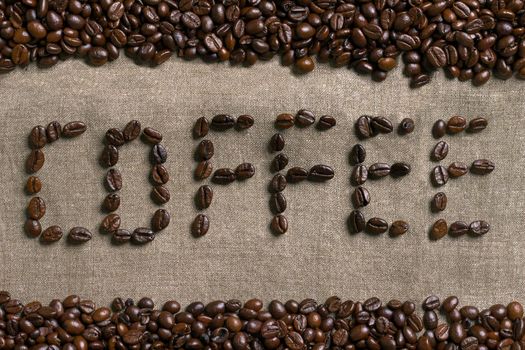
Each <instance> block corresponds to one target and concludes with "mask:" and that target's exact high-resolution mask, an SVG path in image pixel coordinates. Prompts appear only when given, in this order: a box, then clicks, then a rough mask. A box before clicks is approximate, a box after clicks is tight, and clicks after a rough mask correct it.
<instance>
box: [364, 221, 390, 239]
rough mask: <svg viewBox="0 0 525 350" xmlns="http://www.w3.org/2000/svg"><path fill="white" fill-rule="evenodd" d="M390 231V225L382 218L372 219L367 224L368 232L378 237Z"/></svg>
mask: <svg viewBox="0 0 525 350" xmlns="http://www.w3.org/2000/svg"><path fill="white" fill-rule="evenodd" d="M387 230H388V223H387V222H386V221H385V220H383V219H381V218H371V219H369V220H368V221H367V222H366V232H368V233H371V234H374V235H378V234H381V233H385V232H386V231H387Z"/></svg>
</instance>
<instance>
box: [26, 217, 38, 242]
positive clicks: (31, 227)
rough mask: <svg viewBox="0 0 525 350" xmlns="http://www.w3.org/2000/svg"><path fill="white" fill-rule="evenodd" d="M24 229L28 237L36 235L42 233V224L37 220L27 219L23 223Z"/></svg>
mask: <svg viewBox="0 0 525 350" xmlns="http://www.w3.org/2000/svg"><path fill="white" fill-rule="evenodd" d="M24 231H25V232H26V234H27V235H28V236H29V237H32V238H35V237H38V236H40V233H42V225H40V222H39V221H38V220H33V219H27V220H26V222H25V224H24Z"/></svg>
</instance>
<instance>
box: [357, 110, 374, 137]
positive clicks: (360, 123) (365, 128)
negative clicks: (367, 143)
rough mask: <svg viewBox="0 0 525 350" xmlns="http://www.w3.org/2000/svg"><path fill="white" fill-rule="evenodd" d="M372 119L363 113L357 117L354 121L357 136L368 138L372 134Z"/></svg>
mask: <svg viewBox="0 0 525 350" xmlns="http://www.w3.org/2000/svg"><path fill="white" fill-rule="evenodd" d="M371 121H372V117H370V116H367V115H363V116H361V117H359V119H357V122H356V123H355V129H356V132H357V136H359V137H361V138H369V137H372V136H374V131H373V130H372V126H371V125H370V124H371Z"/></svg>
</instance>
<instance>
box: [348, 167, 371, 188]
mask: <svg viewBox="0 0 525 350" xmlns="http://www.w3.org/2000/svg"><path fill="white" fill-rule="evenodd" d="M367 178H368V169H367V168H366V166H365V165H363V164H359V165H356V166H355V167H354V169H353V170H352V175H351V176H350V181H351V183H352V185H354V186H360V185H362V184H364V183H365V182H366V180H367Z"/></svg>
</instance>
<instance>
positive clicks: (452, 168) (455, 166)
mask: <svg viewBox="0 0 525 350" xmlns="http://www.w3.org/2000/svg"><path fill="white" fill-rule="evenodd" d="M467 172H468V167H467V165H466V164H463V163H461V162H454V163H452V164H450V165H449V166H448V175H449V176H450V177H460V176H463V175H465V174H466V173H467Z"/></svg>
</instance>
